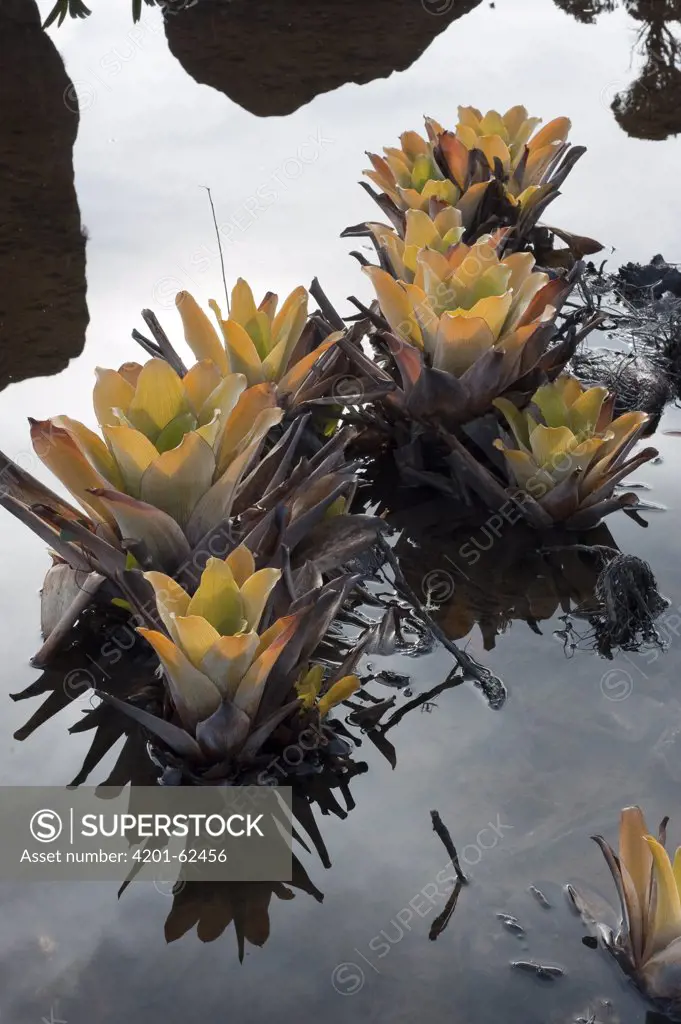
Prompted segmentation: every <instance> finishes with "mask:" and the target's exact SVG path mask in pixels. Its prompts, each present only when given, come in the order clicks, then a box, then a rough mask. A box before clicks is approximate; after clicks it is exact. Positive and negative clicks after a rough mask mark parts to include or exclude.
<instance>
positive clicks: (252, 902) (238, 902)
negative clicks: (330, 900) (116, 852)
mask: <svg viewBox="0 0 681 1024" xmlns="http://www.w3.org/2000/svg"><path fill="white" fill-rule="evenodd" d="M294 889H299V890H300V891H301V892H305V893H308V894H309V895H310V896H313V897H314V899H315V900H317V902H318V903H321V902H322V900H323V899H324V894H323V893H322V892H320V891H319V889H318V888H317V887H316V885H314V883H313V882H312V880H311V879H310V876H309V875H308V873H307V871H306V870H305V868H304V867H303V865H302V864H301V863H300V861H299V860H298V858H297V857H296V856H294V858H293V875H292V878H291V881H290V882H289V883H288V884H286V885H284V883H283V882H240V883H237V882H189V883H188V884H187V885H181V884H180V885H179V886H178V887H177V889H176V891H175V892H174V895H173V905H172V908H171V911H170V913H169V914H168V917H167V919H166V922H165V937H166V942H175V941H176V940H177V939H181V938H182V937H183V936H184V935H186V934H187V933H188V932H190V931H192V930H193V929H194V928H196V937H197V938H198V939H200V941H201V942H215V940H216V939H219V938H220V937H221V936H222V934H223V933H224V932H225V931H226V929H227V928H228V927H229V926H230V924H233V925H234V934H235V936H236V941H237V950H238V954H239V960H241V961H243V958H244V948H245V943H246V942H248V943H250V944H251V945H252V946H264V945H265V943H266V942H267V940H268V938H269V936H270V913H269V908H270V902H271V900H272V897H273V896H276V897H278V899H280V900H292V899H295V896H296V894H295V892H294Z"/></svg>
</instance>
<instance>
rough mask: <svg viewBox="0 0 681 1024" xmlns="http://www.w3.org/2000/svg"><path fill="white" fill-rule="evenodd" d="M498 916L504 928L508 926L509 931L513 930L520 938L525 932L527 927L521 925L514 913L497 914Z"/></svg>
mask: <svg viewBox="0 0 681 1024" xmlns="http://www.w3.org/2000/svg"><path fill="white" fill-rule="evenodd" d="M497 917H498V918H499V920H500V921H501V923H502V924H503V926H504V928H508V930H509V932H513V934H514V935H517V936H518V937H519V938H520V937H522V936H523V935H524V934H525V929H524V928H523V926H522V925H521V923H520V921H519V920H518V918H517V917H513V915H512V914H501V913H500V914H497Z"/></svg>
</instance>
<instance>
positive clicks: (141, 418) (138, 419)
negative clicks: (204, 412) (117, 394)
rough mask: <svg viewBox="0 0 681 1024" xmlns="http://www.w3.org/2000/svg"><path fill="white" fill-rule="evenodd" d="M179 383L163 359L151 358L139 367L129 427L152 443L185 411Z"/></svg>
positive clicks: (129, 414) (183, 396) (184, 398)
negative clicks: (130, 425)
mask: <svg viewBox="0 0 681 1024" xmlns="http://www.w3.org/2000/svg"><path fill="white" fill-rule="evenodd" d="M188 411H189V408H188V405H187V399H186V396H185V393H184V388H183V387H182V380H181V379H180V377H178V375H177V373H176V372H175V370H173V368H172V366H170V365H169V364H168V363H166V361H165V359H150V360H149V362H148V363H145V365H144V366H143V367H142V372H141V373H140V375H139V378H138V380H137V387H136V388H135V394H134V397H133V399H132V401H131V402H130V405H129V406H128V412H127V416H128V419H129V420H130V421H131V422H132V425H133V426H134V427H136V428H137V429H138V430H141V431H142V433H143V434H146V436H147V437H148V438H149V439H150V440H151V441H154V440H155V439H156V438H157V437H158V435H159V434H160V433H161V431H162V430H163V428H164V427H165V426H166V425H167V424H168V423H170V421H171V420H174V419H175V417H176V416H180V415H181V414H182V413H185V412H188Z"/></svg>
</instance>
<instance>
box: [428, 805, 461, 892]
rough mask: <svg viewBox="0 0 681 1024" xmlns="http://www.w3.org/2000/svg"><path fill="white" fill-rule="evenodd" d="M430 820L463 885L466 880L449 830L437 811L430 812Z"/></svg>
mask: <svg viewBox="0 0 681 1024" xmlns="http://www.w3.org/2000/svg"><path fill="white" fill-rule="evenodd" d="M430 820H431V821H432V823H433V831H434V832H436V833H437V835H438V836H439V837H440V839H441V840H442V842H443V843H444V847H445V850H446V851H447V853H448V854H449V856H450V857H451V860H452V866H453V867H454V870H455V871H456V877H457V878H458V879H459V881H460V882H461V884H462V885H465V884H466V882H467V881H468V879H467V878H466V876H465V875H464V873H463V871H462V870H461V865H460V864H459V855H458V853H457V852H456V847H455V846H454V843H453V842H452V837H451V836H450V834H449V829H448V828H447V826H446V825H445V823H444V822H443V820H442V818H441V817H440V815H439V813H438V812H437V811H431V812H430Z"/></svg>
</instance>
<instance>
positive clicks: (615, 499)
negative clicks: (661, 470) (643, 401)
mask: <svg viewBox="0 0 681 1024" xmlns="http://www.w3.org/2000/svg"><path fill="white" fill-rule="evenodd" d="M494 404H495V405H496V406H497V408H498V409H499V410H500V411H501V412H502V413H503V415H504V418H505V419H506V421H507V423H508V425H509V427H510V429H511V431H512V434H513V439H514V443H513V442H511V439H510V437H508V435H506V441H504V440H502V439H498V440H496V441H495V447H496V448H497V449H498V450H499V451H501V452H502V454H503V457H504V461H505V464H506V468H507V473H508V478H509V483H510V485H511V486H514V485H515V486H516V487H517V488H519V490H520V491H521V492H522V496H523V498H522V504H523V508H524V509H525V513H526V515H527V516H529V517H530V518H534V519H535V522H536V524H537V525H546V526H549V525H551V524H553V523H556V522H560V523H564V525H565V526H567V527H569V528H571V529H588V528H589V527H591V526H593V525H595V524H596V523H597V522H598V521H599V520H600V519H602V518H603V516H606V515H608V514H609V513H610V512H613V511H615V510H616V509H619V508H625V509H626V508H629V509H631V507H632V506H634V505H636V504H637V499H636V495H635V494H631V493H630V494H621V495H615V494H614V491H615V487H616V486H617V484H618V483H619V482H620V481H621V480H622V479H623V478H624V477H626V476H627V475H628V474H629V473H631V472H632V471H633V470H635V469H638V468H639V467H640V466H642V465H643V464H644V463H646V462H648V461H650V459H653V458H655V457H656V456H657V454H658V453H657V451H656V449H655V448H646V449H644V451H642V452H640V453H638V454H637V455H634V456H632V457H631V458H627V456H628V455H629V453H630V452H631V450H632V448H633V446H634V445H635V444H636V441H637V440H638V439H639V438H640V437H641V435H642V434H643V433H644V431H645V429H646V427H647V425H648V423H649V422H650V417H649V416H648V415H647V414H646V413H642V412H629V413H624V414H623V415H622V416H619V417H618V418H617V419H613V409H614V404H615V398H614V395H608V392H607V390H606V389H605V388H600V387H595V388H589V389H588V390H585V389H584V388H583V387H582V385H581V384H580V383H579V381H578V380H576V379H575V378H574V377H571V376H569V375H567V374H565V375H564V376H562V377H559V378H558V379H557V380H556V381H554V382H553V383H552V384H546V385H543V386H542V387H540V388H539V389H538V390H537V391H536V392H535V393H534V395H533V396H532V400H531V402H530V405H529V406H528V407H526V408H525V409H524V410H523V411H522V412H520V411H519V410H518V408H517V407H516V406H515V405H514V404H513V402H511V401H509V400H508V399H504V398H500V399H497V400H496V401H495V403H494Z"/></svg>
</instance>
